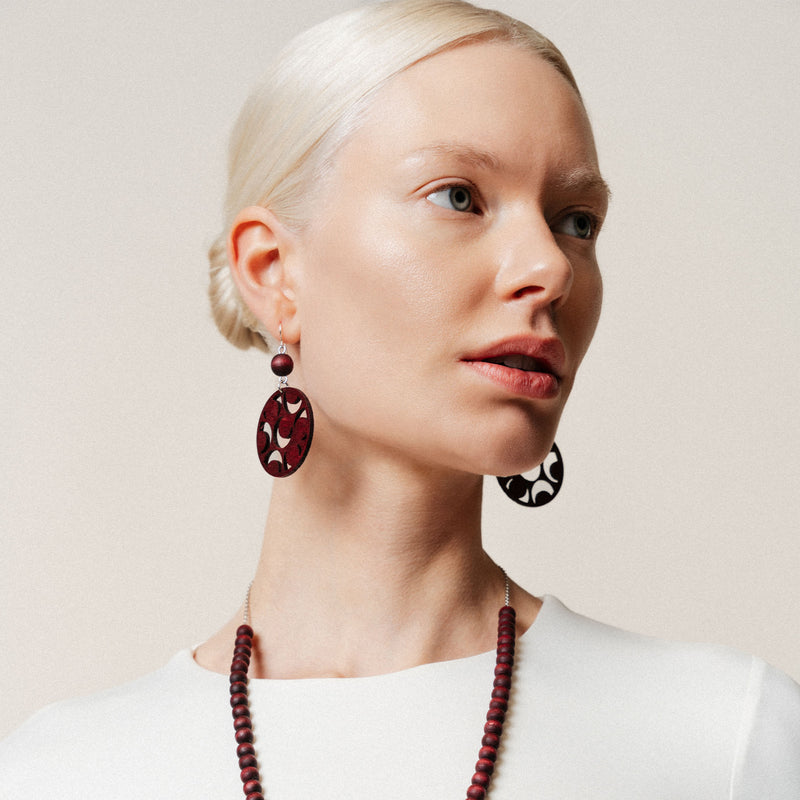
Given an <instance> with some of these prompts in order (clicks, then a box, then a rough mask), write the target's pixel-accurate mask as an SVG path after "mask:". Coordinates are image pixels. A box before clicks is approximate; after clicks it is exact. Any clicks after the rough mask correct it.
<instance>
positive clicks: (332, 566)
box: [252, 469, 502, 677]
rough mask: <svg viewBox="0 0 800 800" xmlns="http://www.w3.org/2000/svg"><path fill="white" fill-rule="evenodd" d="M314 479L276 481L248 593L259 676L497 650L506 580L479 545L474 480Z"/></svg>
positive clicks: (381, 666)
mask: <svg viewBox="0 0 800 800" xmlns="http://www.w3.org/2000/svg"><path fill="white" fill-rule="evenodd" d="M313 473H314V470H309V472H308V474H307V475H304V476H301V475H300V474H298V475H297V476H296V477H297V478H298V480H293V481H288V480H287V481H285V482H277V481H276V482H275V485H274V489H273V496H272V500H271V503H270V513H269V517H268V519H267V525H266V529H265V533H264V545H263V549H262V553H261V558H260V560H259V564H258V568H257V571H256V576H255V582H254V586H253V593H252V618H253V625H254V627H255V629H256V630H257V631H258V630H264V631H267V630H268V631H270V635H269V637H268V638H267V637H265V636H262V637H261V651H260V653H259V655H261V656H263V665H264V669H263V670H262V671H265V672H266V673H267V674H269V675H271V676H274V677H279V676H281V675H283V676H289V674H292V675H294V676H295V677H300V675H298V668H299V669H300V671H301V672H302V673H304V674H305V675H306V676H311V675H314V676H321V675H348V676H349V675H366V674H377V673H383V672H391V671H395V670H397V669H403V668H406V667H409V666H413V665H415V664H419V663H425V662H428V661H436V660H442V659H443V658H446V657H458V656H460V655H466V654H468V653H469V652H470V651H478V650H481V649H487V650H488V649H491V647H492V645H493V639H492V635H493V632H492V629H493V619H494V617H495V616H496V613H497V609H498V608H499V606H500V605H501V604H502V574H501V572H500V570H499V569H498V568H497V567H496V566H495V565H493V564H492V562H491V560H490V559H489V557H488V556H487V555H486V554H485V553H484V551H483V549H482V546H481V535H480V513H481V481H480V479H479V478H473V476H470V479H469V480H462V481H456V482H454V481H450V482H449V483H447V482H445V481H439V482H434V481H432V480H431V476H430V475H426V476H420V477H419V479H418V480H415V479H414V476H411V477H409V476H405V477H404V478H403V479H402V480H401V479H399V478H398V476H397V474H393V473H391V472H390V471H387V474H384V475H381V474H380V473H381V471H380V470H374V469H373V470H372V472H371V474H370V475H368V476H364V475H361V476H358V478H357V480H354V481H347V482H343V481H340V482H339V485H337V486H330V484H328V485H327V486H326V485H325V484H324V483H319V482H318V481H317V480H315V476H314V474H313ZM326 474H327V475H328V476H329V475H330V472H327V473H326ZM301 477H302V478H304V480H300V478H301ZM318 487H322V488H318ZM476 623H477V626H476ZM475 627H477V628H478V629H479V630H480V634H479V635H478V636H475V634H474V633H472V635H469V634H468V631H473V630H474V628H475ZM365 642H370V643H371V646H370V647H364V643H365ZM298 653H302V654H303V655H302V666H300V665H298V657H297V656H298ZM266 665H268V667H266ZM257 668H258V665H257Z"/></svg>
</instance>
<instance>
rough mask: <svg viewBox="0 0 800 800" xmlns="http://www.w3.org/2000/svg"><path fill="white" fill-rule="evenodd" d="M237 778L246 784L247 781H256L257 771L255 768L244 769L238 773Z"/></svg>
mask: <svg viewBox="0 0 800 800" xmlns="http://www.w3.org/2000/svg"><path fill="white" fill-rule="evenodd" d="M239 777H240V778H241V779H242V783H247V781H257V780H258V770H257V769H256V768H255V767H245V768H244V769H243V770H242V771H241V772H240V773H239Z"/></svg>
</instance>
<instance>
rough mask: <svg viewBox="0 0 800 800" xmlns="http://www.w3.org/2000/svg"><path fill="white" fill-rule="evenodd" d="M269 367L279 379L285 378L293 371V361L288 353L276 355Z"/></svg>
mask: <svg viewBox="0 0 800 800" xmlns="http://www.w3.org/2000/svg"><path fill="white" fill-rule="evenodd" d="M269 366H270V369H272V371H273V372H274V373H275V374H276V375H277V376H278V377H279V378H285V377H286V376H287V375H289V374H291V372H292V370H293V369H294V361H292V357H291V356H290V355H289V354H288V353H278V354H277V355H275V356H273V357H272V361H271V362H270V365H269Z"/></svg>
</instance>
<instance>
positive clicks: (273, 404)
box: [256, 337, 314, 478]
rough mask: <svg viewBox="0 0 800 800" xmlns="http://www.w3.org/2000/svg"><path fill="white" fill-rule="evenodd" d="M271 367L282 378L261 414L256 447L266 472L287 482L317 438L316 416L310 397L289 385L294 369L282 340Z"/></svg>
mask: <svg viewBox="0 0 800 800" xmlns="http://www.w3.org/2000/svg"><path fill="white" fill-rule="evenodd" d="M270 367H271V369H272V371H273V372H274V373H275V375H277V376H278V378H279V380H278V389H277V391H276V392H274V393H273V394H272V395H271V396H270V398H269V399H268V400H267V402H266V403H265V404H264V408H263V409H262V410H261V416H260V417H259V418H258V429H257V431H256V447H257V448H258V460H259V461H260V462H261V466H262V467H263V468H264V469H265V470H266V472H267V473H268V474H269V475H272V476H273V477H274V478H285V477H287V476H289V475H291V474H292V473H294V472H296V471H297V470H298V469H299V468H300V465H301V464H302V463H303V461H305V459H306V456H307V455H308V449H309V447H311V439H312V438H313V436H314V413H313V412H312V410H311V403H310V402H309V400H308V397H306V395H305V394H304V393H303V392H301V391H300V389H295V388H294V387H293V386H289V385H288V384H289V382H288V379H287V376H288V375H289V374H290V373H291V371H292V370H293V369H294V362H293V361H292V357H291V356H290V355H289V354H288V353H287V352H286V345H284V343H283V337H281V344H280V347H279V348H278V353H277V355H275V356H274V357H273V359H272V362H271V364H270Z"/></svg>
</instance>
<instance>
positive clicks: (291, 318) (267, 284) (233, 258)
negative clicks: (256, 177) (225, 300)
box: [228, 206, 300, 344]
mask: <svg viewBox="0 0 800 800" xmlns="http://www.w3.org/2000/svg"><path fill="white" fill-rule="evenodd" d="M292 243H293V236H292V234H291V233H290V232H289V231H288V230H287V228H286V226H285V225H283V223H281V222H280V221H279V220H278V218H277V217H276V216H275V215H274V214H273V213H272V212H271V211H270V210H269V209H267V208H262V207H261V206H248V207H247V208H244V209H242V210H241V211H240V212H239V213H238V214H237V215H236V219H235V220H234V222H233V225H232V226H231V230H230V233H229V234H228V261H229V262H230V266H231V275H232V277H233V281H234V283H235V284H236V288H237V289H238V290H239V294H240V295H241V297H242V300H243V301H244V302H245V304H246V305H247V307H248V308H249V309H250V311H251V312H252V313H253V315H254V316H255V317H256V319H257V320H258V321H259V322H260V323H261V324H262V325H263V326H264V328H265V329H266V330H268V331H269V332H270V333H271V334H272V335H273V336H274V337H275V338H276V339H277V338H278V327H279V326H281V327H282V334H283V340H284V341H285V342H287V343H288V344H292V343H294V342H297V341H299V339H300V328H299V319H298V315H297V305H296V302H295V293H294V289H293V285H292V282H291V275H290V274H289V271H288V270H287V269H286V260H287V256H288V254H289V252H290V251H291V247H292Z"/></svg>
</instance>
